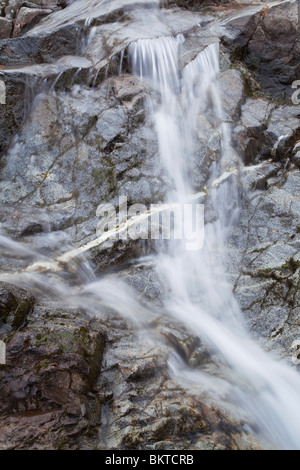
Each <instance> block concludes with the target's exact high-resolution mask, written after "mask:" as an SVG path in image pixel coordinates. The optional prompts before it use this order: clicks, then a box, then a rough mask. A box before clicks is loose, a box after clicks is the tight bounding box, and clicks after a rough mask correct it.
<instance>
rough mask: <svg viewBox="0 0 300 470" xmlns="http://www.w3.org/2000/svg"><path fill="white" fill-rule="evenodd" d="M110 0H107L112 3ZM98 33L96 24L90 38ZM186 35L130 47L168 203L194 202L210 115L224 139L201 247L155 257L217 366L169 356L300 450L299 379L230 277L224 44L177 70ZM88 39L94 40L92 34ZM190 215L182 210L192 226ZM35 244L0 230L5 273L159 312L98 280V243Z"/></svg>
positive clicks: (66, 301) (234, 172)
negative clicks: (259, 334) (270, 348)
mask: <svg viewBox="0 0 300 470" xmlns="http://www.w3.org/2000/svg"><path fill="white" fill-rule="evenodd" d="M109 3H110V2H103V5H104V6H106V7H107V8H108V9H109ZM145 3H147V1H145ZM89 4H90V6H91V10H93V9H95V11H94V12H93V11H91V17H93V15H94V16H95V17H96V14H98V13H97V12H98V10H100V11H101V10H102V8H103V5H99V2H98V1H96V0H93V1H92V0H91V1H90V2H89ZM92 7H93V8H92ZM71 14H73V15H75V16H76V17H77V16H78V18H79V19H80V20H84V19H86V2H84V1H83V0H80V1H79V2H77V3H75V2H74V3H73V5H72V6H71V7H70V10H69V13H68V12H67V10H65V11H64V12H63V13H59V14H55V15H53V18H52V19H51V20H50V21H49V25H48V26H49V27H50V29H51V28H52V29H53V30H56V28H58V27H59V25H60V24H61V23H63V24H64V23H66V24H68V22H69V21H71V20H70V18H69V16H68V15H71ZM154 17H155V15H154V16H153V18H154ZM86 25H87V26H88V25H89V20H88V21H87V22H86ZM154 26H155V25H154ZM43 28H44V26H43V25H39V26H38V27H37V28H35V33H36V34H38V33H39V32H43ZM141 29H142V28H141ZM158 29H159V28H158ZM94 34H95V30H94V29H93V30H92V31H91V34H90V36H89V41H92V40H93V38H94ZM144 34H145V33H144ZM143 37H144V36H143ZM183 42H184V36H183V35H182V34H179V35H178V36H176V37H172V36H164V37H160V38H155V39H140V40H138V41H136V42H132V43H131V45H130V48H129V53H130V57H131V64H132V70H133V73H134V74H135V75H136V76H137V77H139V78H140V79H141V80H142V81H145V82H147V83H148V84H149V85H150V86H151V87H152V88H153V90H154V93H153V94H152V96H151V98H149V99H148V102H147V108H148V110H149V114H150V116H151V118H152V120H153V122H154V125H155V128H156V132H157V138H158V143H159V150H160V157H161V161H162V162H163V165H164V168H165V170H166V172H167V174H168V176H169V178H170V180H171V181H172V189H171V190H170V191H169V194H168V198H167V201H166V202H167V203H169V204H174V205H176V204H178V205H179V206H181V207H182V206H183V205H184V204H185V203H187V202H188V201H190V200H191V199H192V200H194V203H193V206H192V209H193V210H194V209H195V208H196V203H197V200H198V194H199V193H197V191H199V189H204V188H199V187H198V186H197V184H196V183H195V181H194V173H195V159H196V160H197V148H196V145H195V140H196V139H197V131H198V129H199V126H201V125H202V124H203V123H204V121H205V123H206V125H207V126H208V127H209V128H214V129H215V135H214V138H215V139H216V141H217V142H219V150H218V152H216V154H218V159H217V161H212V162H211V165H210V175H209V184H208V188H207V189H206V190H205V192H207V197H206V203H205V204H206V207H209V210H210V212H211V214H212V215H211V216H210V218H209V220H208V221H207V223H206V226H205V241H204V246H203V248H202V249H201V250H199V249H196V250H187V249H186V246H187V243H191V240H190V239H188V240H185V239H183V240H176V243H175V241H174V243H173V242H172V243H169V251H168V252H166V250H164V251H161V252H160V253H159V254H158V255H157V256H156V257H155V265H156V270H157V272H158V274H159V275H160V276H161V278H162V280H163V281H162V289H164V290H166V291H168V292H169V295H168V298H167V300H166V301H165V306H164V307H165V311H166V312H167V313H168V314H169V315H171V316H174V317H175V318H177V319H179V320H180V321H181V322H182V323H183V324H185V325H187V326H188V327H189V328H190V329H191V330H192V331H193V332H194V333H195V334H197V335H198V336H199V337H200V338H201V341H203V342H204V343H205V345H206V346H207V348H208V349H209V350H210V351H213V353H214V359H215V361H216V367H215V372H216V375H215V376H214V375H211V374H207V373H204V372H202V371H200V370H195V369H190V368H188V367H187V366H186V364H184V363H183V362H182V361H181V360H179V359H178V357H177V356H176V355H175V354H173V355H171V357H170V361H169V366H170V373H171V374H172V375H173V376H174V377H175V379H176V380H178V381H181V382H183V385H185V386H189V385H188V384H190V383H192V384H194V386H196V387H198V388H199V391H203V390H206V392H208V393H211V395H212V396H216V397H218V399H220V400H221V399H222V400H223V401H224V403H226V400H227V401H230V402H231V403H234V404H235V405H236V407H237V408H238V413H240V415H243V418H244V421H246V422H247V423H248V424H249V426H250V427H252V429H255V432H257V433H258V434H259V437H260V438H261V439H262V441H263V442H264V444H265V446H266V447H270V448H282V449H298V448H299V443H300V424H299V423H300V407H299V399H300V394H299V390H300V378H299V376H298V375H297V374H296V372H294V371H293V370H291V369H289V368H288V367H287V366H285V365H283V364H280V363H278V362H276V361H275V360H273V359H272V358H271V357H269V355H267V354H266V353H264V352H263V351H262V350H260V349H259V348H258V346H257V345H256V344H255V343H254V342H253V341H252V340H251V339H250V337H249V334H248V332H247V329H246V328H245V326H244V322H243V318H242V315H241V311H240V308H239V306H238V305H237V302H236V301H235V299H234V296H233V294H232V287H231V285H230V282H229V281H228V282H227V273H226V267H225V259H226V248H225V247H226V236H227V234H228V233H229V232H230V230H231V229H232V227H233V226H234V223H235V221H236V219H237V217H238V214H239V210H238V206H239V184H238V171H239V168H240V167H241V162H240V160H239V158H238V157H237V155H236V153H235V152H234V151H233V149H232V148H231V146H230V125H229V124H228V123H227V117H226V115H225V113H224V110H223V107H222V99H221V90H220V87H219V84H218V74H219V46H218V43H213V44H210V45H209V46H208V47H206V48H205V49H204V50H203V51H202V52H201V53H200V54H198V55H197V56H196V57H195V59H194V60H193V61H192V62H190V63H189V64H188V65H186V66H185V67H184V68H183V69H182V70H180V69H179V63H178V53H179V49H180V47H181V45H182V44H183ZM82 46H84V47H88V45H87V44H86V43H84V44H82ZM122 57H123V56H122ZM52 91H53V90H52ZM53 93H54V92H53ZM16 145H18V143H17V144H16ZM216 147H218V144H216ZM195 148H196V150H195ZM18 150H19V149H18V148H16V149H15V151H18ZM11 151H13V149H12V150H11ZM195 193H196V194H195ZM201 194H202V196H203V193H201ZM192 215H193V214H192V213H190V214H189V216H188V218H187V219H185V223H186V225H188V226H190V224H191V219H193V217H192ZM117 230H118V229H116V231H117ZM187 232H188V231H187ZM185 233H186V232H185ZM34 243H35V247H34V248H29V247H28V246H27V245H26V244H22V243H19V242H16V241H12V240H10V239H9V238H7V237H6V236H4V235H1V236H0V247H1V248H2V250H3V252H4V253H5V256H3V261H2V262H3V268H2V271H6V273H5V274H1V275H0V279H2V280H6V281H7V280H8V281H11V282H14V283H16V284H18V285H21V286H24V287H27V288H28V289H29V290H33V291H34V292H35V293H36V294H37V295H40V296H41V297H43V298H45V297H46V298H47V299H50V300H51V301H52V302H53V301H56V302H58V303H59V304H60V305H66V306H74V307H82V308H84V309H87V310H88V311H89V312H90V313H92V314H94V315H97V314H98V313H99V311H100V310H101V308H102V307H103V306H104V307H109V308H111V309H113V310H115V311H117V312H119V313H120V315H123V316H125V317H126V318H127V319H129V320H131V321H132V322H134V323H135V324H136V325H137V326H139V324H140V323H141V324H142V323H143V322H144V320H145V319H148V318H149V317H150V316H151V314H152V313H153V312H152V310H154V307H153V309H152V306H150V307H147V306H145V305H141V304H140V303H139V302H137V301H136V300H135V298H136V297H137V296H136V294H135V292H134V291H133V290H132V289H129V288H128V286H127V285H124V284H123V283H121V282H119V281H116V280H115V279H112V278H109V279H105V278H104V279H103V278H102V279H101V280H99V279H96V277H95V274H94V273H93V270H92V268H91V266H90V265H89V264H88V263H87V262H86V260H85V258H84V256H82V254H84V252H85V248H88V247H90V246H93V243H94V242H91V243H90V245H87V246H86V247H85V248H84V247H83V248H79V249H73V247H71V246H69V245H68V241H67V239H66V237H65V236H64V235H63V234H61V233H56V234H51V233H50V234H43V235H40V236H36V237H34ZM58 247H59V249H58ZM9 255H11V258H9ZM79 255H80V256H79ZM7 257H8V259H6V258H7ZM14 258H15V259H14ZM145 323H146V321H145ZM253 432H254V431H253Z"/></svg>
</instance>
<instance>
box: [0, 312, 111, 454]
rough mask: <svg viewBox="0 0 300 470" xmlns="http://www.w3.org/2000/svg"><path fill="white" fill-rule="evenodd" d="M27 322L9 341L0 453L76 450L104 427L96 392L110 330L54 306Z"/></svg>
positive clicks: (3, 373) (3, 378) (3, 377)
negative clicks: (85, 437)
mask: <svg viewBox="0 0 300 470" xmlns="http://www.w3.org/2000/svg"><path fill="white" fill-rule="evenodd" d="M28 320H29V321H28V325H27V328H26V329H23V330H19V331H18V332H17V333H15V334H14V335H13V337H12V338H11V339H9V340H7V363H6V364H5V365H3V366H1V367H0V376H1V386H0V388H1V397H2V400H1V405H0V407H1V418H0V419H1V429H2V433H1V438H0V448H2V449H14V448H27V449H39V448H44V449H70V448H72V447H73V448H76V447H78V445H79V444H78V442H79V440H80V439H83V438H84V436H85V435H86V434H87V435H90V436H92V435H93V433H95V434H97V430H96V426H99V423H100V414H101V402H100V400H99V399H98V398H97V395H96V394H95V391H94V387H95V383H96V380H97V377H98V375H99V372H100V368H101V363H102V354H103V349H104V346H105V336H106V333H105V330H104V329H103V327H102V326H101V324H99V323H97V321H93V320H89V319H88V318H87V317H86V316H85V315H84V314H82V313H80V312H78V311H70V310H69V311H68V310H58V309H55V308H54V309H49V307H48V308H47V307H39V308H37V307H36V308H35V311H34V312H33V313H32V314H31V315H30V317H29V318H28Z"/></svg>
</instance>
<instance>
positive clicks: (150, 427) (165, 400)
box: [98, 317, 259, 450]
mask: <svg viewBox="0 0 300 470" xmlns="http://www.w3.org/2000/svg"><path fill="white" fill-rule="evenodd" d="M109 324H110V327H109V338H108V347H107V350H106V354H105V356H104V365H103V370H102V374H101V377H100V380H99V382H98V386H99V388H100V393H101V394H102V396H103V397H107V402H106V405H105V406H104V407H103V414H102V428H101V429H100V442H99V448H100V449H143V450H161V449H168V450H170V449H177V450H184V449H191V448H192V449H194V450H204V449H214V448H220V449H238V448H240V449H247V448H248V449H251V448H259V446H258V445H257V443H255V442H254V440H253V439H252V438H251V437H250V436H249V435H248V434H247V433H246V432H244V431H243V429H242V427H241V424H240V423H238V421H235V420H234V419H233V420H232V421H230V420H229V419H228V415H227V414H226V412H224V411H222V410H220V409H218V408H217V407H216V406H215V405H212V404H210V405H207V404H205V402H203V401H202V400H201V397H200V396H199V393H198V394H197V392H196V390H193V387H192V386H191V387H190V388H189V390H188V391H187V390H184V389H183V388H181V386H180V385H178V384H177V383H176V382H174V381H173V380H172V379H170V377H169V372H168V366H167V358H168V349H167V348H166V346H165V345H164V344H163V343H161V346H158V345H159V343H158V339H157V337H156V336H154V337H153V333H152V332H151V331H150V332H149V330H147V331H141V332H140V333H134V332H133V331H130V329H128V328H126V327H125V329H124V330H123V333H122V334H120V330H119V329H118V319H117V318H115V319H114V320H113V318H112V317H110V320H109ZM167 328H168V334H171V331H172V335H173V336H172V338H173V340H174V338H175V337H176V338H178V341H179V343H181V341H183V343H185V342H186V340H187V337H185V339H184V337H183V336H182V333H179V331H178V329H177V328H175V329H174V330H173V326H172V324H170V325H169V326H168V327H167ZM191 337H192V335H190V338H191ZM153 344H155V345H156V346H155V351H154V350H153ZM186 346H187V348H189V346H188V341H187V343H186ZM225 429H226V431H225V432H224V430H225Z"/></svg>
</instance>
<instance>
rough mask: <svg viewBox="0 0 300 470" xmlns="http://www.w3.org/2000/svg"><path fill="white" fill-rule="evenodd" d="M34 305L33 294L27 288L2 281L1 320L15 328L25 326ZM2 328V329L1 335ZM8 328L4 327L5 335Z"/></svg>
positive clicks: (0, 285) (0, 287)
mask: <svg viewBox="0 0 300 470" xmlns="http://www.w3.org/2000/svg"><path fill="white" fill-rule="evenodd" d="M33 305H34V298H33V296H32V295H31V294H30V293H29V292H27V291H26V290H25V289H21V288H19V287H15V286H13V285H11V284H7V283H5V282H0V322H1V324H2V325H3V324H5V325H9V326H10V327H11V328H13V329H18V328H19V327H21V326H24V325H25V323H26V322H27V317H28V315H29V314H30V313H31V312H32V310H33ZM1 331H2V328H1V329H0V336H1ZM6 331H7V329H5V328H4V335H5V332H6Z"/></svg>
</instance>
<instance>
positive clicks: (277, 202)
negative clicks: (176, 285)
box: [0, 0, 300, 450]
mask: <svg viewBox="0 0 300 470" xmlns="http://www.w3.org/2000/svg"><path fill="white" fill-rule="evenodd" d="M41 3H42V2H39V1H38V0H35V1H32V2H19V3H18V2H17V1H14V2H13V1H12V0H10V2H8V1H4V2H2V3H1V5H2V9H1V15H2V16H1V17H0V39H1V41H0V64H1V65H3V66H4V67H1V69H0V80H1V81H3V82H4V83H5V85H6V102H5V104H3V105H2V104H0V200H1V207H0V221H1V230H4V231H5V233H6V234H8V235H9V236H10V237H11V238H14V239H16V240H17V241H19V242H21V243H24V245H25V246H31V244H35V245H34V246H35V247H36V249H37V250H38V253H39V257H38V256H37V254H36V253H35V254H34V255H33V254H32V253H28V252H25V254H24V251H22V250H24V246H23V245H21V247H20V246H19V245H18V249H19V251H18V252H17V253H18V256H14V257H13V258H9V257H8V254H9V253H8V254H7V253H6V251H5V250H3V255H2V256H1V260H0V264H1V266H0V267H1V273H2V272H3V271H8V272H10V273H12V272H13V271H18V272H19V271H22V270H23V268H25V267H27V266H28V265H30V262H27V261H26V260H28V258H30V259H31V258H33V262H34V261H35V260H36V258H38V262H40V261H41V263H44V264H42V266H41V267H40V270H39V269H38V270H37V271H35V273H36V274H37V273H38V274H40V272H42V270H43V269H45V263H48V262H49V259H50V258H51V256H52V252H51V250H52V249H53V246H54V249H53V251H54V253H55V262H56V263H57V264H56V265H55V266H54V268H55V269H57V271H55V269H54V268H53V265H51V269H52V268H53V272H52V271H50V275H49V277H47V278H46V279H47V288H46V290H49V291H50V292H52V291H51V288H52V285H53V284H52V281H53V280H55V279H57V277H56V276H59V274H58V272H59V270H60V269H64V268H65V265H64V261H63V260H61V259H60V260H59V255H60V254H61V253H64V251H67V250H69V249H71V247H70V244H71V243H72V244H73V245H74V244H75V246H78V245H83V244H84V243H87V242H89V241H91V240H93V239H94V238H95V236H96V227H97V223H98V222H99V218H98V217H97V207H98V206H99V204H100V203H107V202H109V203H110V204H112V205H117V203H118V197H119V196H122V195H123V196H126V197H127V198H128V204H133V203H142V204H145V205H149V204H154V203H158V202H160V201H163V200H164V197H165V194H166V192H167V191H168V189H169V188H170V187H171V181H169V179H168V178H167V176H166V175H165V173H164V170H163V168H162V166H161V164H160V160H159V155H158V146H157V138H156V134H155V129H154V126H153V123H152V122H151V120H150V119H149V118H148V117H147V113H146V109H145V100H146V99H147V97H148V96H149V95H150V94H153V93H154V91H153V90H151V87H146V86H145V85H144V84H142V83H141V82H140V81H139V80H138V79H137V78H136V77H134V76H133V75H132V74H131V71H130V64H129V58H128V46H129V44H130V42H131V41H133V40H136V39H138V38H139V37H143V34H144V35H145V37H148V34H149V33H148V32H147V31H145V28H144V27H143V24H144V22H143V21H144V19H143V15H144V14H145V11H146V12H147V15H148V17H149V18H150V15H152V14H153V11H152V7H153V5H152V6H151V8H147V10H144V9H143V7H144V6H146V7H148V6H149V5H148V4H147V3H149V2H146V1H142V0H141V1H140V2H135V1H130V0H128V1H126V2H119V1H118V0H114V1H112V2H106V3H104V4H101V5H100V6H99V5H94V3H95V2H92V1H91V0H89V1H87V0H84V1H83V0H78V2H75V3H76V4H75V3H74V4H73V3H72V4H70V6H68V8H67V9H64V11H63V12H61V11H60V9H59V11H56V12H54V13H52V14H49V13H50V12H49V9H51V8H54V2H52V1H50V0H49V1H47V2H46V3H45V2H44V3H43V6H45V7H46V8H45V9H42V8H41ZM165 3H168V5H165V6H168V7H169V8H168V10H167V12H164V15H165V16H164V19H165V24H162V25H159V26H157V28H158V29H157V30H155V31H153V32H152V34H153V37H156V36H159V35H169V34H172V35H176V34H178V33H182V34H183V35H184V36H185V43H184V44H183V45H182V47H181V48H180V49H179V54H180V57H179V62H180V64H181V68H183V67H184V66H185V65H186V64H188V63H189V62H190V61H192V60H193V59H194V58H195V57H196V56H197V54H198V53H199V52H201V51H202V50H203V48H204V47H206V46H207V45H208V44H211V43H212V42H216V41H218V40H219V38H221V45H222V47H221V73H220V77H219V81H220V86H221V90H222V99H223V103H224V111H225V119H226V122H227V123H229V124H230V126H231V128H232V137H233V144H234V147H235V150H236V152H237V153H238V154H239V155H240V156H241V158H242V160H243V168H242V169H241V174H240V187H241V192H243V194H244V196H243V200H242V210H241V215H240V218H239V220H238V223H237V226H236V227H235V230H234V232H233V233H232V234H231V236H230V238H229V241H228V252H229V256H228V260H227V263H228V265H227V268H228V270H227V272H228V277H229V278H230V281H231V283H232V289H233V291H234V293H235V296H236V299H237V300H238V302H239V304H240V306H241V307H242V309H243V312H244V316H245V319H246V322H247V323H248V325H249V329H250V330H251V332H252V334H253V335H255V336H256V337H257V338H258V339H260V340H263V341H264V343H265V347H266V349H270V350H272V351H276V352H277V353H278V354H279V355H281V356H282V357H284V358H285V360H286V361H287V362H289V363H290V364H291V356H290V346H291V344H292V343H293V341H294V340H295V339H297V338H299V326H300V318H299V282H300V258H299V248H300V246H299V231H300V221H299V213H300V206H299V194H300V187H299V181H300V180H299V176H300V175H299V173H300V163H299V161H300V147H299V140H300V118H299V116H300V111H299V106H296V105H293V104H292V101H291V100H290V96H291V93H292V91H293V89H292V83H293V81H294V80H296V79H298V78H299V76H298V73H299V65H298V64H299V56H300V51H299V24H298V21H299V17H298V10H297V8H298V3H297V2H296V1H293V0H291V1H288V2H283V3H282V4H277V3H276V4H275V5H272V4H270V5H269V4H268V5H265V4H263V5H260V4H259V2H256V4H255V5H251V6H248V7H243V8H241V7H236V6H235V7H233V6H232V5H231V6H228V5H226V6H224V7H220V8H217V7H216V6H214V7H213V8H212V10H207V9H206V8H205V10H201V8H202V3H203V2H178V1H176V2H165ZM207 3H208V2H206V4H207ZM209 3H210V2H209ZM219 3H220V2H218V4H219ZM221 3H227V2H221ZM247 3H252V2H247ZM21 4H22V5H21ZM23 4H24V5H23ZM29 4H30V5H29ZM136 4H138V9H137V11H135V10H134V9H133V8H132V7H133V6H134V5H136ZM175 4H176V8H174V5H175ZM65 6H66V5H65V2H60V7H62V8H63V7H65ZM87 6H88V7H87ZM127 7H130V8H129V9H127ZM132 9H133V11H134V12H135V17H134V22H133V21H132V19H131V18H130V14H131V11H132ZM189 9H192V11H189ZM199 10H200V13H198V11H199ZM139 12H140V13H139ZM41 14H43V15H44V14H47V15H48V14H49V16H47V18H45V19H44V20H43V21H42V23H40V24H39V25H37V26H36V20H37V19H38V18H40V15H41ZM154 14H155V15H156V12H154ZM3 15H6V16H5V17H4V16H3ZM139 15H140V16H141V17H142V19H141V18H140V17H139ZM139 20H141V23H138V21H139ZM136 22H137V23H136ZM137 24H138V26H139V28H137ZM2 25H3V27H2ZM12 25H14V26H12ZM141 25H142V26H141ZM199 25H200V27H199ZM23 26H24V28H23ZM13 28H14V29H13ZM12 31H14V33H13V35H14V38H13V39H8V38H9V36H10V34H11V33H12ZM15 36H18V37H15ZM8 66H9V67H8ZM274 97H277V98H280V100H278V99H277V100H275V99H273V98H274ZM24 116H25V118H26V119H24ZM213 124H214V123H213V120H212V118H211V116H209V115H207V116H200V117H199V122H197V129H198V130H197V135H196V136H195V142H196V146H195V147H196V148H195V149H194V150H193V158H192V159H191V160H192V161H191V162H190V167H189V171H190V173H191V175H192V181H193V186H194V189H195V192H198V191H204V193H205V191H206V185H207V179H208V177H209V168H210V166H211V165H212V163H213V162H214V161H216V160H217V159H218V156H219V155H220V151H221V142H220V136H219V135H218V133H217V132H216V131H215V130H214V125H213ZM228 171H230V168H229V169H228ZM51 231H52V232H53V234H54V235H53V236H54V237H55V236H57V238H54V239H53V240H52V241H51V239H50V238H47V237H44V235H45V233H46V232H51ZM61 232H63V235H62V233H61ZM0 236H1V234H0ZM51 243H52V245H51ZM1 244H2V239H1ZM9 249H11V245H9V246H7V251H8V252H9ZM149 252H150V253H152V252H153V245H151V244H150V243H149V244H148V245H147V243H143V242H141V241H131V242H130V243H128V242H127V241H122V240H121V241H118V242H107V243H103V244H102V245H101V246H96V247H94V248H93V249H91V250H87V254H88V257H89V258H90V260H91V261H92V263H93V267H94V271H95V273H96V274H97V275H100V276H102V275H103V274H104V273H110V275H111V276H114V277H113V278H114V279H115V278H118V279H121V280H124V281H126V282H127V285H130V286H132V287H133V288H134V289H135V290H136V295H137V296H138V297H142V298H143V299H145V301H147V302H149V301H151V305H152V307H151V308H152V310H153V312H152V313H153V317H151V318H150V316H149V319H148V322H147V324H146V325H143V327H142V328H141V329H140V330H139V331H138V332H137V331H136V329H135V328H134V326H133V325H131V323H130V321H125V320H124V318H123V317H121V316H119V315H117V314H116V313H115V312H114V310H113V309H111V310H109V311H107V309H106V308H102V306H101V307H99V306H98V307H97V311H96V313H95V312H94V315H93V316H89V314H88V313H87V312H86V311H85V310H82V309H79V308H72V307H70V306H68V307H66V304H67V302H66V301H64V306H62V305H58V304H57V303H54V299H52V301H51V302H49V300H48V301H46V300H45V298H44V297H43V296H42V297H41V296H40V295H39V292H37V293H36V292H35V291H34V289H33V286H32V289H30V287H28V285H27V287H26V288H24V287H23V288H22V287H17V286H16V285H14V284H12V283H10V281H9V280H8V281H7V282H1V283H0V340H2V341H5V343H6V345H7V363H6V364H5V365H1V366H0V397H1V400H0V424H1V436H0V448H1V449H198V450H204V449H257V448H260V445H259V444H258V443H257V442H256V441H255V440H254V439H253V438H252V436H251V434H250V433H249V432H248V430H247V429H246V428H245V427H244V425H243V420H242V419H241V418H240V417H239V416H237V414H238V413H235V411H234V410H233V407H229V408H226V406H225V404H224V403H220V402H217V401H214V400H213V399H211V398H208V396H207V395H206V394H205V393H203V394H199V392H198V391H197V390H196V389H193V387H190V389H189V390H186V389H185V388H184V387H183V386H181V385H179V384H178V383H177V381H176V380H175V379H173V378H172V377H171V375H170V362H169V359H170V356H171V357H172V354H173V355H174V351H175V353H176V355H177V356H179V357H180V358H181V360H182V361H184V363H185V364H188V365H189V366H191V367H193V368H194V369H195V370H206V371H208V373H214V362H215V358H214V354H213V352H211V351H209V350H208V349H206V347H204V345H203V344H202V342H201V339H199V338H198V337H195V336H194V334H193V332H191V331H189V330H188V329H187V328H186V327H185V326H184V325H182V324H180V323H179V322H178V323H177V322H175V321H174V320H171V319H170V318H168V317H165V316H164V314H163V312H162V309H161V306H162V304H163V300H164V295H167V293H166V292H164V291H163V289H162V286H161V284H162V283H161V280H160V279H158V277H157V274H156V273H155V270H154V268H153V266H151V265H149V264H147V263H146V262H145V264H143V262H142V261H139V262H136V261H135V259H136V258H137V257H138V256H139V255H141V254H145V253H149ZM49 253H50V254H49ZM23 258H24V259H23ZM52 261H53V260H52ZM74 266H75V268H76V269H77V271H76V274H74V270H73V268H74ZM75 268H74V269H75ZM79 268H82V269H83V267H82V265H81V264H80V263H79V264H78V265H76V262H74V265H73V264H70V266H69V271H67V270H66V271H65V274H66V276H67V281H68V282H70V285H72V286H73V287H74V285H75V286H76V285H77V284H76V282H77V277H76V276H78V277H80V275H81V274H82V273H81V271H80V269H79ZM76 269H75V270H76ZM79 271H80V272H79ZM22 272H23V271H22ZM27 272H28V271H27ZM34 279H36V278H34ZM58 279H59V277H58ZM17 280H18V281H19V282H20V284H21V285H23V284H22V282H23V281H24V278H22V277H20V278H19V277H17V278H16V282H17ZM21 281H22V282H21ZM11 282H13V281H11ZM53 282H54V281H53ZM82 288H83V289H84V287H82V286H81V287H80V289H82ZM28 289H29V290H28ZM80 289H79V292H81V291H80ZM44 290H45V289H44ZM29 291H30V292H29ZM53 291H54V290H53ZM72 292H74V291H72ZM67 300H68V299H67ZM70 304H71V299H70ZM122 308H124V309H125V306H122ZM122 308H121V310H122Z"/></svg>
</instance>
